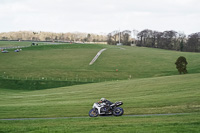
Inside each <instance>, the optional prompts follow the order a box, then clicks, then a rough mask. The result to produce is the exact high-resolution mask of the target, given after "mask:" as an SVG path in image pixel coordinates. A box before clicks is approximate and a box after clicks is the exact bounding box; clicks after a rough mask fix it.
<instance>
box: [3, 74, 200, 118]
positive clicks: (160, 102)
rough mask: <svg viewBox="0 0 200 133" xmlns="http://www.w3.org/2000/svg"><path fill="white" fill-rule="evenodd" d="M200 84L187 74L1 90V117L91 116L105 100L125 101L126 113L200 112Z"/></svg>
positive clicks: (194, 76)
mask: <svg viewBox="0 0 200 133" xmlns="http://www.w3.org/2000/svg"><path fill="white" fill-rule="evenodd" d="M189 79H190V80H189ZM199 81H200V74H187V75H180V76H169V77H158V78H146V79H135V80H124V81H113V82H112V81H111V82H102V83H92V84H85V85H76V86H69V87H61V88H54V89H44V90H35V91H28V90H12V89H1V93H0V112H1V115H0V118H23V117H25V118H26V117H27V118H28V117H66V116H88V111H89V110H90V109H91V108H92V104H93V103H94V102H97V101H98V100H99V99H100V98H101V97H106V98H108V99H110V100H111V101H118V100H122V101H123V102H124V105H123V108H124V110H125V114H156V113H188V112H198V111H199V110H200V97H199V96H200V90H199Z"/></svg>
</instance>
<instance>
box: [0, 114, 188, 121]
mask: <svg viewBox="0 0 200 133" xmlns="http://www.w3.org/2000/svg"><path fill="white" fill-rule="evenodd" d="M186 114H191V113H171V114H143V115H123V116H120V117H147V116H171V115H186ZM98 117H115V116H98ZM78 118H91V117H89V116H80V117H51V118H8V119H0V120H4V121H16V120H53V119H78Z"/></svg>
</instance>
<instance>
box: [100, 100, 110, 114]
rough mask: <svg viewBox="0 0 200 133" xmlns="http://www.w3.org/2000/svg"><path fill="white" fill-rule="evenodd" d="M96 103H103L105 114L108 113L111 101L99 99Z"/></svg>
mask: <svg viewBox="0 0 200 133" xmlns="http://www.w3.org/2000/svg"><path fill="white" fill-rule="evenodd" d="M98 103H105V107H106V112H108V111H109V110H110V109H111V107H110V105H111V104H113V103H112V102H111V101H108V100H107V99H105V98H101V99H100V101H99V102H98Z"/></svg>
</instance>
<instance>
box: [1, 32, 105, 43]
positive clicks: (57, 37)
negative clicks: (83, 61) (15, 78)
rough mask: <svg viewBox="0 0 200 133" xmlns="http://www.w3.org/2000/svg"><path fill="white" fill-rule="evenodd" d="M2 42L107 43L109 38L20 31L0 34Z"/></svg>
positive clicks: (77, 33) (97, 35)
mask: <svg viewBox="0 0 200 133" xmlns="http://www.w3.org/2000/svg"><path fill="white" fill-rule="evenodd" d="M0 40H29V41H49V42H50V41H52V42H106V41H107V36H106V35H104V34H93V33H81V32H73V33H71V32H68V33H53V32H41V31H40V32H34V31H18V32H4V33H0Z"/></svg>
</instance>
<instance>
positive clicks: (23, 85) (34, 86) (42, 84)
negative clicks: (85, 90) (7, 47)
mask: <svg viewBox="0 0 200 133" xmlns="http://www.w3.org/2000/svg"><path fill="white" fill-rule="evenodd" d="M88 83H91V82H80V81H48V80H47V81H45V80H44V81H43V80H15V79H0V88H4V89H12V90H42V89H50V88H57V87H64V86H72V85H80V84H88Z"/></svg>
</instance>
